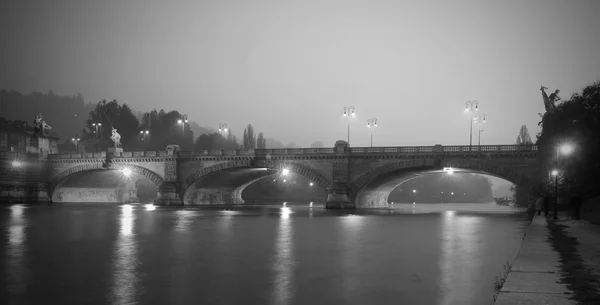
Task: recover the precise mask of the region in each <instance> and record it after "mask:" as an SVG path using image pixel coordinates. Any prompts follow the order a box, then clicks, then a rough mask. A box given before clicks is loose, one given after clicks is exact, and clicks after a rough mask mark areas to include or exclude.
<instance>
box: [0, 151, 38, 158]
mask: <svg viewBox="0 0 600 305" xmlns="http://www.w3.org/2000/svg"><path fill="white" fill-rule="evenodd" d="M38 156H39V154H32V153H24V152H16V151H0V158H2V159H35V158H38Z"/></svg>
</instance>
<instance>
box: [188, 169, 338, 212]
mask: <svg viewBox="0 0 600 305" xmlns="http://www.w3.org/2000/svg"><path fill="white" fill-rule="evenodd" d="M283 169H288V170H289V171H290V172H292V173H295V174H298V175H300V176H303V177H305V178H307V179H309V180H311V181H312V182H313V183H314V184H315V185H317V186H319V187H321V188H322V189H323V190H326V189H327V188H328V187H329V186H330V184H331V183H330V181H329V180H327V179H326V178H325V177H323V176H322V175H321V174H319V173H318V172H316V171H314V170H312V169H310V168H308V167H306V166H303V165H300V164H297V163H294V162H290V161H261V162H260V163H259V164H254V163H253V162H251V160H239V161H232V162H226V163H221V164H218V165H213V166H209V167H206V168H203V169H201V170H200V171H198V172H196V173H194V174H191V175H189V176H188V177H187V178H186V179H184V183H183V185H182V189H181V192H182V194H181V196H182V198H183V201H184V204H185V205H189V204H206V205H208V204H243V203H244V200H243V199H242V193H243V191H244V190H245V189H246V188H247V187H248V186H250V185H251V184H253V183H255V182H257V181H259V180H261V179H264V178H266V177H268V176H271V175H274V174H276V173H277V172H280V171H281V170H283Z"/></svg>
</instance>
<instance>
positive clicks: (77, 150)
mask: <svg viewBox="0 0 600 305" xmlns="http://www.w3.org/2000/svg"><path fill="white" fill-rule="evenodd" d="M79 140H81V139H80V138H79V137H78V136H77V135H75V137H73V138H71V141H73V143H74V144H75V152H79V147H78V145H77V144H79Z"/></svg>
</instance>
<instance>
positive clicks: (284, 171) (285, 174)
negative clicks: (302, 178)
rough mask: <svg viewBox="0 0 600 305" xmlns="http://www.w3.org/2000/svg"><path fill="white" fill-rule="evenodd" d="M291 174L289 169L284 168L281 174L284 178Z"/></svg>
mask: <svg viewBox="0 0 600 305" xmlns="http://www.w3.org/2000/svg"><path fill="white" fill-rule="evenodd" d="M289 173H290V170H289V169H287V168H284V169H283V170H282V171H281V174H282V175H284V176H287V175H288V174H289Z"/></svg>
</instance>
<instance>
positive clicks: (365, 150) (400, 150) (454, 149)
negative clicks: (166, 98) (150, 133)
mask: <svg viewBox="0 0 600 305" xmlns="http://www.w3.org/2000/svg"><path fill="white" fill-rule="evenodd" d="M524 151H537V146H536V145H480V146H478V145H473V146H469V145H450V146H442V145H435V146H395V147H393V146H392V147H350V148H347V150H346V152H349V153H350V154H355V155H366V154H389V153H392V154H431V153H465V152H467V153H481V152H524ZM333 153H335V149H333V148H279V149H231V150H200V151H194V152H192V151H180V152H179V156H180V157H193V156H265V155H279V156H285V155H323V154H333ZM106 154H107V153H106V152H94V153H62V154H49V155H48V158H49V159H96V158H106ZM21 155H23V156H22V157H24V156H25V155H30V154H25V153H16V152H0V157H3V158H7V157H10V156H12V157H13V158H14V157H15V156H21ZM111 155H112V156H113V157H122V158H136V157H164V156H167V152H166V151H134V152H118V153H111Z"/></svg>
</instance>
